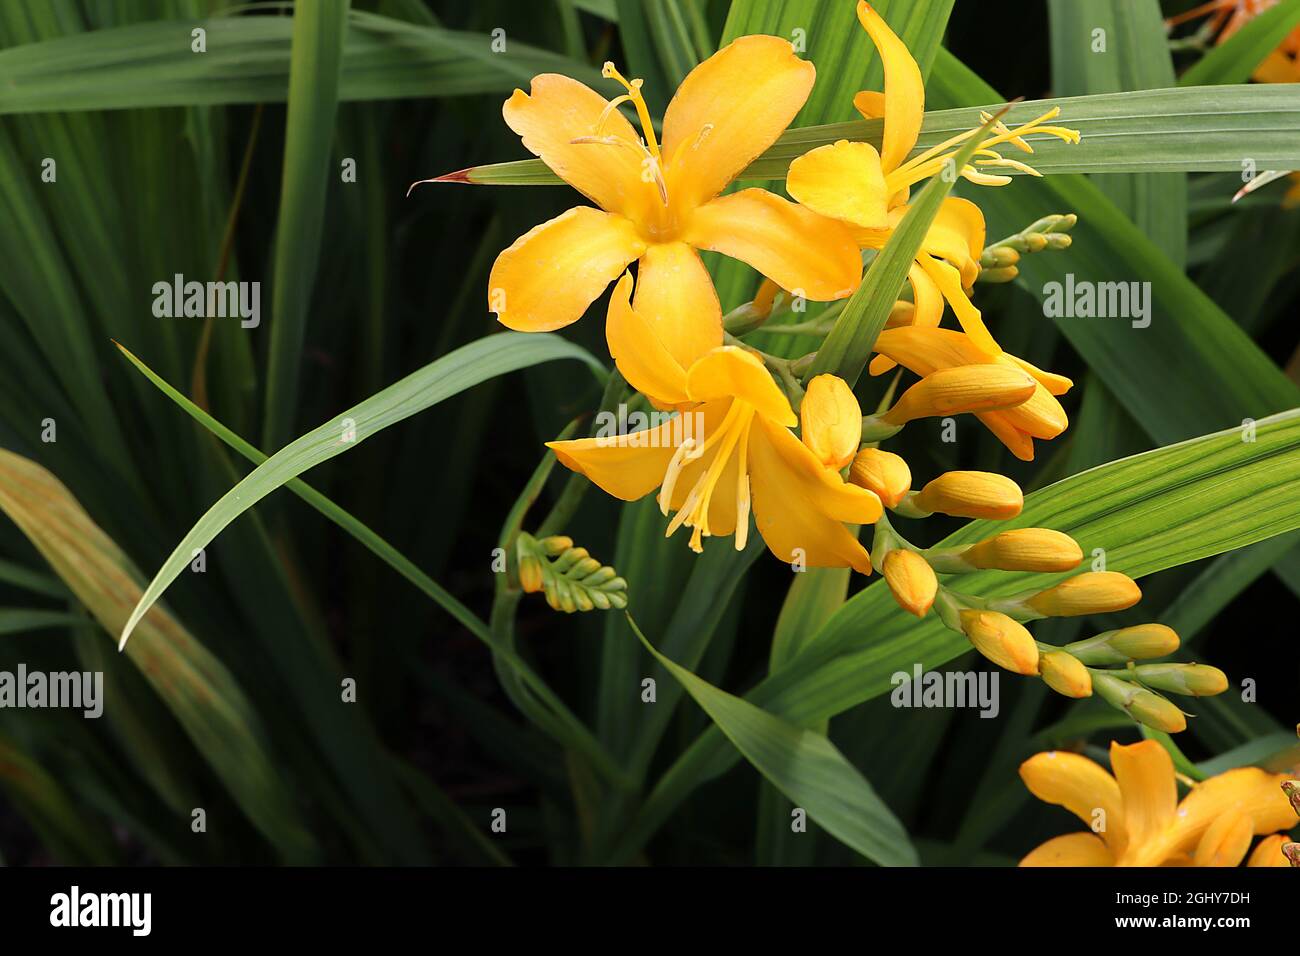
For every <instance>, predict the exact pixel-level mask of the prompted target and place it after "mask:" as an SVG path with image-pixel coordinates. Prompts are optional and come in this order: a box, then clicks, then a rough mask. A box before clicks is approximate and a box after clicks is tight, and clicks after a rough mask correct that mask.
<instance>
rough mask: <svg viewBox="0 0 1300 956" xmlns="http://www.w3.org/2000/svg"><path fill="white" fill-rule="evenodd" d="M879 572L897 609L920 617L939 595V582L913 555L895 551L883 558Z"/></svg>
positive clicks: (898, 549) (900, 549)
mask: <svg viewBox="0 0 1300 956" xmlns="http://www.w3.org/2000/svg"><path fill="white" fill-rule="evenodd" d="M880 570H881V573H882V574H884V576H885V581H886V583H888V585H889V590H890V591H891V592H893V595H894V600H895V601H897V602H898V606H899V607H901V608H902V609H903V610H904V611H907V612H909V613H911V614H915V615H916V616H917V617H924V616H925V613H926V612H927V611H929V610H930V606H931V605H932V604H934V596H935V594H937V593H938V591H939V579H938V578H937V577H935V573H934V569H933V568H932V567H930V565H929V562H927V561H926V560H925V558H923V557H921V556H920V555H919V554H917V553H916V552H915V551H908V550H906V549H903V548H896V549H895V550H893V551H890V552H889V553H888V554H886V555H885V560H884V561H883V562H881V568H880Z"/></svg>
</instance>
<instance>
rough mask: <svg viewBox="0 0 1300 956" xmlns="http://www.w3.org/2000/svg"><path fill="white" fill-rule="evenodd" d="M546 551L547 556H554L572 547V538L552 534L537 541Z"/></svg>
mask: <svg viewBox="0 0 1300 956" xmlns="http://www.w3.org/2000/svg"><path fill="white" fill-rule="evenodd" d="M537 543H538V544H540V545H541V546H542V550H543V551H545V552H546V555H547V557H550V558H554V557H557V556H559V555H561V554H563V553H564V552H565V551H568V550H569V549H570V548H572V547H573V539H572V538H570V537H568V536H567V535H563V534H553V535H551V536H550V537H548V538H543V539H542V540H541V541H539V542H537Z"/></svg>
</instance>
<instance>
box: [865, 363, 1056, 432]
mask: <svg viewBox="0 0 1300 956" xmlns="http://www.w3.org/2000/svg"><path fill="white" fill-rule="evenodd" d="M1037 387H1038V384H1037V383H1036V382H1035V381H1034V379H1033V378H1032V377H1031V376H1030V375H1029V374H1028V373H1027V372H1025V371H1022V370H1021V369H1019V368H1016V367H1014V366H1011V365H994V364H989V365H958V366H954V367H953V368H945V369H939V370H938V371H937V372H933V373H931V374H930V375H927V376H925V378H923V379H921V380H920V381H919V382H917V383H916V384H915V385H913V386H912V387H911V388H909V389H908V390H907V391H906V392H904V393H903V395H902V397H901V398H900V399H899V400H898V401H897V402H896V403H895V404H894V407H893V408H891V409H890V410H889V411H887V412H885V413H884V414H883V415H881V416H880V419H881V421H884V422H888V423H889V424H891V425H905V424H907V423H908V422H910V421H912V420H913V419H916V418H926V417H929V416H931V415H958V414H961V413H962V412H991V411H996V410H998V409H1003V408H1015V407H1016V406H1017V405H1023V404H1024V403H1025V402H1027V401H1028V400H1029V399H1030V397H1031V396H1032V395H1033V394H1034V391H1035V390H1036V389H1037Z"/></svg>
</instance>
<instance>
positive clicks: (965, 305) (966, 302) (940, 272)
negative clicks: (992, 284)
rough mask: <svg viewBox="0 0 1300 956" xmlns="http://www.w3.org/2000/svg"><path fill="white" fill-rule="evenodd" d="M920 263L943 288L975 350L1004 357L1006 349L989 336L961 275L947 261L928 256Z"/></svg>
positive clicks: (921, 257)
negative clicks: (962, 284) (964, 286)
mask: <svg viewBox="0 0 1300 956" xmlns="http://www.w3.org/2000/svg"><path fill="white" fill-rule="evenodd" d="M917 261H918V262H920V264H921V268H922V269H924V270H925V274H926V275H928V276H929V277H930V278H931V279H933V280H934V284H935V285H937V286H938V287H939V290H940V291H941V292H942V293H943V297H944V298H945V299H947V300H948V304H949V305H951V306H952V311H953V314H954V315H956V316H957V321H958V322H959V323H960V324H961V327H962V330H963V331H964V332H965V333H966V334H967V335H968V336H970V339H971V341H972V342H973V343H974V344H975V346H976V347H977V348H979V349H980V350H981V351H983V352H985V353H987V355H988V357H989V358H996V357H997V356H998V355H1000V354H1002V347H1001V346H1000V345H998V343H997V342H996V341H994V339H993V336H992V335H990V334H989V330H988V328H987V327H986V326H985V325H984V319H983V317H982V316H981V315H980V310H979V309H977V308H975V306H974V304H973V303H972V302H971V300H970V299H969V298H967V296H966V292H965V290H964V289H962V287H961V273H960V272H958V271H957V269H956V268H954V267H953V266H950V265H949V264H948V263H947V262H945V261H944V260H942V259H935V258H933V257H932V256H929V255H925V254H924V253H923V254H922V255H921V256H920V258H919V259H918V260H917Z"/></svg>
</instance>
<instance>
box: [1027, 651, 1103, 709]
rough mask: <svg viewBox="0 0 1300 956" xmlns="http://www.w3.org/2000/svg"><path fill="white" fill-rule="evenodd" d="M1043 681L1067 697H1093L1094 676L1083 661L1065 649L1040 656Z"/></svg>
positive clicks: (1040, 670)
mask: <svg viewBox="0 0 1300 956" xmlns="http://www.w3.org/2000/svg"><path fill="white" fill-rule="evenodd" d="M1038 673H1039V674H1040V675H1041V676H1042V678H1043V683H1045V684H1046V685H1047V686H1048V687H1050V688H1052V690H1054V691H1056V692H1057V693H1058V694H1064V695H1065V696H1066V697H1076V698H1078V697H1091V696H1092V676H1091V675H1090V674H1089V673H1088V668H1086V667H1084V666H1083V662H1082V661H1081V660H1079V659H1078V658H1077V657H1075V656H1074V655H1073V654H1069V653H1066V652H1065V651H1047V652H1045V653H1043V654H1041V655H1039V658H1038Z"/></svg>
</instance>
